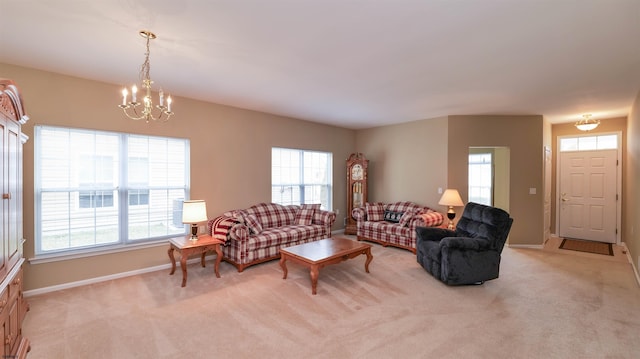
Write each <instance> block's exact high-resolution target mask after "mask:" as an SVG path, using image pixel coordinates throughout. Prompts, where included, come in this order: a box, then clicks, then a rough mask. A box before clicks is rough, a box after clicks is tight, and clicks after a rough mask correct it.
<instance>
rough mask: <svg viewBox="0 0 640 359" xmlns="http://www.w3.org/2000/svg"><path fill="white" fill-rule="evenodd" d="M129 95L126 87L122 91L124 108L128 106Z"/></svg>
mask: <svg viewBox="0 0 640 359" xmlns="http://www.w3.org/2000/svg"><path fill="white" fill-rule="evenodd" d="M127 95H129V91H127V88H126V87H125V88H123V89H122V106H126V105H127Z"/></svg>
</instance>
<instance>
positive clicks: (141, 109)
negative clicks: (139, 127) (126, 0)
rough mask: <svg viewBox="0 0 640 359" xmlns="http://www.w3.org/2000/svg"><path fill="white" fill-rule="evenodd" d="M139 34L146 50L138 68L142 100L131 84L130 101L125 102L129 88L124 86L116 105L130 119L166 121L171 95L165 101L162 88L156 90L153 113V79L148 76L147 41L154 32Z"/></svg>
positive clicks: (141, 32) (169, 110) (152, 36)
mask: <svg viewBox="0 0 640 359" xmlns="http://www.w3.org/2000/svg"><path fill="white" fill-rule="evenodd" d="M139 34H140V36H142V37H144V38H145V39H147V52H146V53H145V54H144V63H142V67H141V68H140V81H141V82H142V95H143V97H142V102H138V101H137V100H138V96H137V95H138V87H137V86H136V85H133V86H131V101H129V102H127V101H128V100H129V90H127V88H126V87H125V88H124V89H122V104H121V105H118V107H120V108H121V109H122V111H124V114H125V115H127V117H129V118H130V119H132V120H136V121H137V120H145V121H146V122H147V123H149V120H153V121H167V120H169V117H171V115H173V112H171V102H172V99H171V96H167V98H166V101H165V98H164V92H162V88H161V89H160V91H159V92H158V95H159V99H158V105H156V106H155V109H156V111H155V114H154V106H153V100H152V99H151V84H152V83H153V81H152V80H151V78H150V77H149V70H150V68H151V63H150V62H149V41H150V40H153V39H155V38H156V34H154V33H153V32H151V31H147V30H140V32H139ZM165 102H166V105H165Z"/></svg>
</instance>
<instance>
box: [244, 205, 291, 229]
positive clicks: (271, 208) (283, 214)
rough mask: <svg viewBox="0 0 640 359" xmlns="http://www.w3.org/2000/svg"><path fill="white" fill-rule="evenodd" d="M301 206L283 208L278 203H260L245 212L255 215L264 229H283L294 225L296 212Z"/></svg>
mask: <svg viewBox="0 0 640 359" xmlns="http://www.w3.org/2000/svg"><path fill="white" fill-rule="evenodd" d="M299 209H300V207H299V206H295V205H290V206H283V205H281V204H277V203H260V204H257V205H255V206H251V207H249V208H247V209H246V210H244V212H246V213H250V214H254V215H255V216H256V217H257V218H258V220H259V221H260V224H261V225H262V228H263V229H266V228H274V227H282V226H288V225H291V224H294V219H295V217H296V212H297V211H298V210H299Z"/></svg>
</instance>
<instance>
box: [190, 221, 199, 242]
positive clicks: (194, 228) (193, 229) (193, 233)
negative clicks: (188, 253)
mask: <svg viewBox="0 0 640 359" xmlns="http://www.w3.org/2000/svg"><path fill="white" fill-rule="evenodd" d="M189 239H190V240H191V241H192V242H195V241H197V240H198V225H197V224H192V225H191V238H189Z"/></svg>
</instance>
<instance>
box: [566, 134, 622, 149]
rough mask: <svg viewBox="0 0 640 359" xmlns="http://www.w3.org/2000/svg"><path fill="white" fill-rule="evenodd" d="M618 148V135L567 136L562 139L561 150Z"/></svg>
mask: <svg viewBox="0 0 640 359" xmlns="http://www.w3.org/2000/svg"><path fill="white" fill-rule="evenodd" d="M617 148H618V135H597V136H581V137H565V138H561V139H560V152H568V151H593V150H615V149H617Z"/></svg>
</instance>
